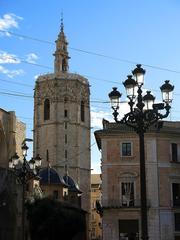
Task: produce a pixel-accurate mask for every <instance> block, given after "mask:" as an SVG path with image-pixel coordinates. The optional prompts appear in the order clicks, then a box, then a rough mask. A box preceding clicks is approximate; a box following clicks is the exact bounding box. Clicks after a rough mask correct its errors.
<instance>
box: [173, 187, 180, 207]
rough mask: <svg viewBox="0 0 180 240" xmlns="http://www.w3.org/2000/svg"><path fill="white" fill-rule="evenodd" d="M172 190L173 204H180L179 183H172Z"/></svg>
mask: <svg viewBox="0 0 180 240" xmlns="http://www.w3.org/2000/svg"><path fill="white" fill-rule="evenodd" d="M172 191H173V206H174V207H176V206H178V207H179V206H180V184H179V183H173V184H172Z"/></svg>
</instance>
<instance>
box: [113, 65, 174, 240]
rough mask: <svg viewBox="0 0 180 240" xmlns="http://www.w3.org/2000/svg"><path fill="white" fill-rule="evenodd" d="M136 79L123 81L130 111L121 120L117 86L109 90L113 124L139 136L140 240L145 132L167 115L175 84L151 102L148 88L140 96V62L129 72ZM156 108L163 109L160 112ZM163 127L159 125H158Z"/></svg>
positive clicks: (143, 226) (144, 203) (144, 233)
mask: <svg viewBox="0 0 180 240" xmlns="http://www.w3.org/2000/svg"><path fill="white" fill-rule="evenodd" d="M132 74H133V76H134V77H135V79H133V78H132V76H131V75H128V78H127V79H126V80H125V81H124V82H123V85H124V87H125V88H126V92H127V97H128V99H129V102H128V104H129V106H130V111H129V112H128V113H127V114H125V115H124V117H123V118H122V119H121V120H118V115H119V112H118V111H119V108H120V107H119V102H120V97H121V95H122V94H121V93H120V92H119V91H118V90H117V88H113V91H112V92H110V93H109V98H110V100H111V105H112V109H113V116H114V120H115V122H116V123H119V124H125V125H127V126H129V127H131V128H133V129H134V130H135V132H136V133H137V134H138V136H139V152H140V183H141V184H140V191H141V239H143V240H147V239H148V226H147V198H146V172H145V152H144V133H145V132H146V131H147V129H148V128H149V127H150V126H151V125H154V124H155V123H158V121H159V120H162V119H163V118H166V117H167V116H168V115H169V113H170V108H171V106H170V104H171V102H172V91H173V89H174V86H172V85H171V84H170V83H169V80H166V81H165V83H164V84H163V85H162V86H161V87H160V89H161V92H162V98H163V103H158V104H154V100H155V97H154V96H153V95H152V94H151V92H150V91H147V93H146V95H145V96H143V95H142V86H143V84H144V75H145V70H144V69H143V68H142V67H141V65H140V64H137V68H135V69H134V70H133V71H132ZM159 110H165V113H164V114H162V113H160V112H159ZM158 126H159V127H162V124H161V125H160V124H158Z"/></svg>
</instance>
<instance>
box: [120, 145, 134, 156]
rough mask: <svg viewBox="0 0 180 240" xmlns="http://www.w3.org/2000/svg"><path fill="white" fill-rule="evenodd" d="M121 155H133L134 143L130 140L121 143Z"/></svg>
mask: <svg viewBox="0 0 180 240" xmlns="http://www.w3.org/2000/svg"><path fill="white" fill-rule="evenodd" d="M121 155H122V156H123V157H126V156H132V144H131V143H130V142H124V143H122V144H121Z"/></svg>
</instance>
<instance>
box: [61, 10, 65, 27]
mask: <svg viewBox="0 0 180 240" xmlns="http://www.w3.org/2000/svg"><path fill="white" fill-rule="evenodd" d="M63 31H64V22H63V11H62V12H61V32H63Z"/></svg>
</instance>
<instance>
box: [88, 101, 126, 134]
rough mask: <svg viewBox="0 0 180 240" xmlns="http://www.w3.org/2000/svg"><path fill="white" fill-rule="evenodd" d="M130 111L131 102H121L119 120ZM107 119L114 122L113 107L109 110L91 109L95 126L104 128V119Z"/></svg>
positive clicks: (92, 124) (92, 123)
mask: <svg viewBox="0 0 180 240" xmlns="http://www.w3.org/2000/svg"><path fill="white" fill-rule="evenodd" d="M129 111H130V108H129V104H128V103H127V102H123V103H121V104H120V111H119V120H120V119H122V118H123V116H124V114H126V113H128V112H129ZM103 118H104V119H106V120H108V121H110V122H114V119H113V115H112V109H111V108H110V107H109V111H97V109H95V108H92V111H91V126H92V127H93V128H100V129H102V127H103V126H102V120H103Z"/></svg>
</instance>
